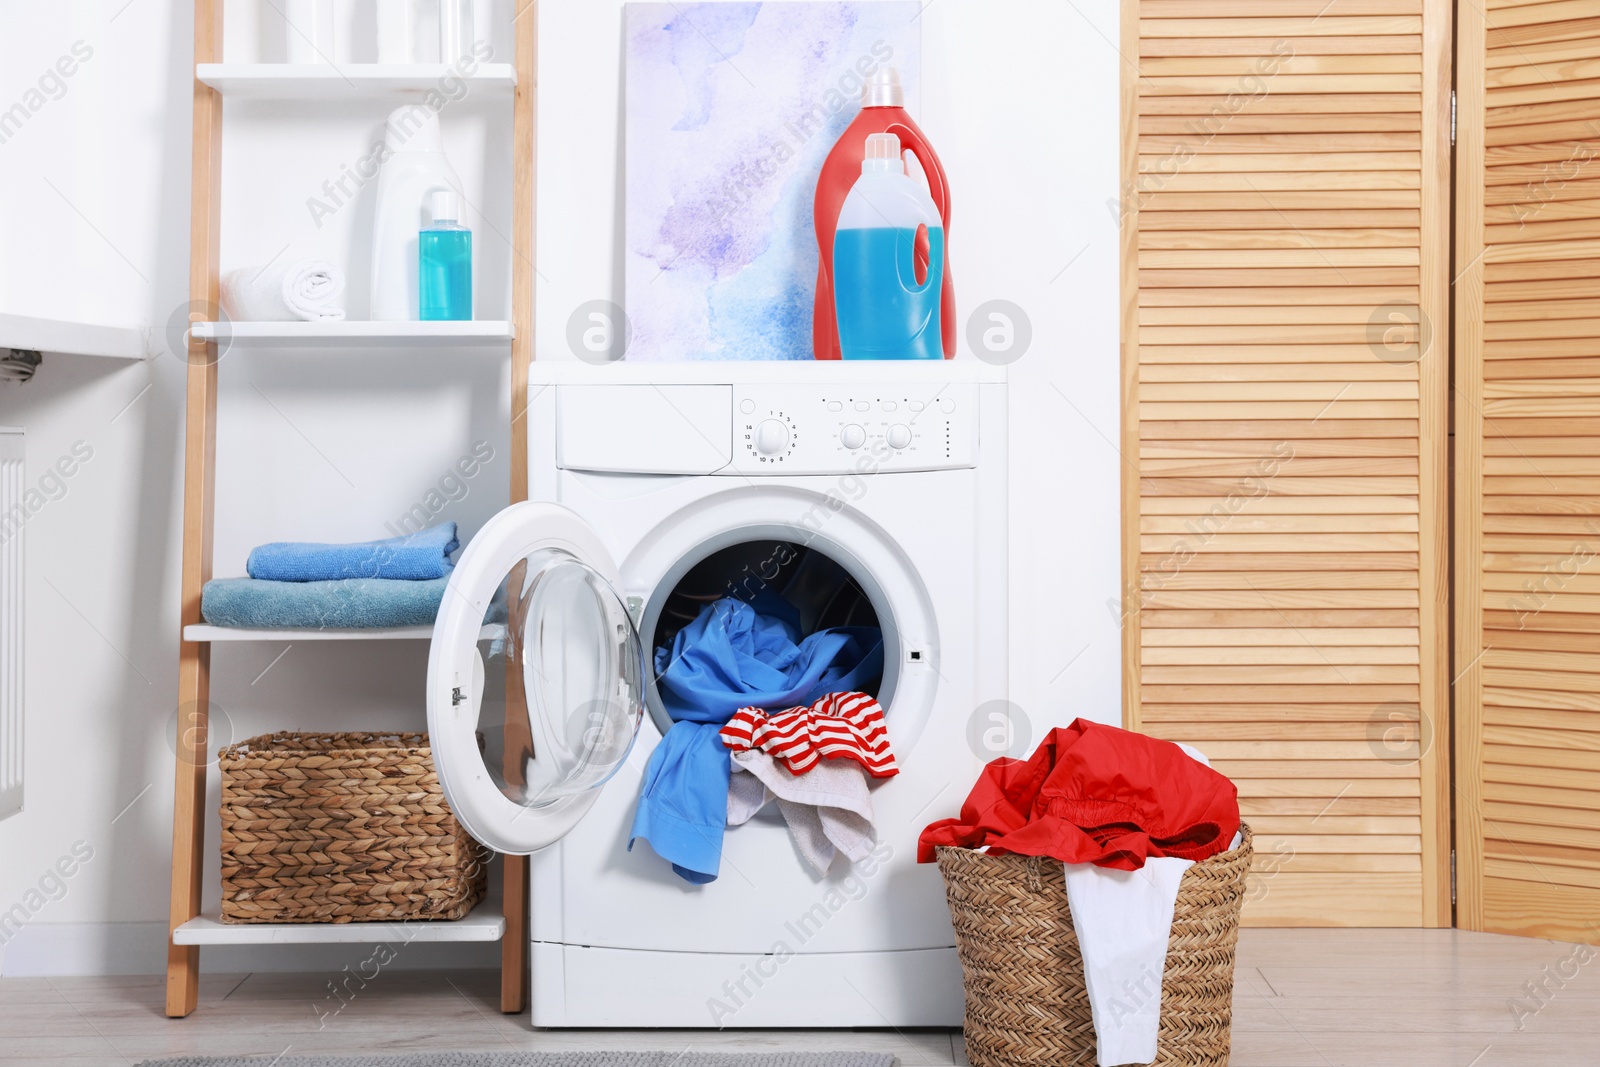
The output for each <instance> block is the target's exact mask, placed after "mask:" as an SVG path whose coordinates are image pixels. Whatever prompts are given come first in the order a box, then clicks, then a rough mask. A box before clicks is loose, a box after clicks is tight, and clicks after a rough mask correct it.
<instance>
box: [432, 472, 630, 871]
mask: <svg viewBox="0 0 1600 1067" xmlns="http://www.w3.org/2000/svg"><path fill="white" fill-rule="evenodd" d="M620 589H621V579H620V576H619V574H618V572H617V566H616V564H615V563H614V562H613V561H612V559H611V557H610V555H609V553H607V551H606V549H605V546H604V545H603V544H602V542H601V540H600V538H599V536H598V535H597V534H596V533H595V532H594V529H593V528H592V527H590V526H589V525H588V524H587V523H586V522H584V521H583V520H582V519H580V518H579V517H578V516H577V515H575V514H573V513H572V512H571V511H568V510H567V509H566V508H563V507H560V506H558V505H555V504H543V503H538V504H536V503H523V504H517V505H515V506H513V507H511V508H509V509H507V510H505V511H503V512H501V513H500V514H499V515H497V516H495V517H494V518H493V519H492V520H490V521H489V523H488V525H486V526H485V527H484V528H483V529H482V530H481V531H480V532H479V533H478V535H477V536H476V537H474V538H473V539H472V542H471V543H470V544H469V545H468V546H467V548H466V551H465V552H463V553H462V555H461V560H460V562H459V563H457V564H456V568H455V572H454V573H453V574H452V575H451V577H450V583H449V588H448V590H447V591H446V593H445V596H444V602H443V603H442V604H441V605H440V608H439V617H438V621H436V622H435V623H434V627H433V647H432V650H431V652H430V654H429V658H428V732H429V735H430V739H431V742H432V745H433V759H434V764H435V766H436V767H437V768H438V772H439V783H440V785H441V786H442V787H443V789H444V794H445V797H446V799H448V800H449V802H450V807H451V810H453V811H454V812H455V815H456V818H457V819H459V820H460V822H461V824H462V826H463V827H464V828H465V829H466V830H467V832H468V833H470V834H471V835H472V836H473V837H475V838H477V839H478V840H479V841H481V842H483V843H484V844H485V845H488V846H489V847H490V848H492V849H495V850H496V851H498V852H505V853H510V854H513V855H527V854H528V853H530V852H536V851H538V850H539V849H541V848H544V847H545V846H547V845H550V844H553V843H555V842H556V841H557V840H558V839H559V838H561V837H562V836H563V835H564V834H566V833H567V832H568V831H569V830H571V829H572V828H573V827H574V826H576V825H577V824H578V821H579V820H580V819H582V818H583V816H584V814H585V813H586V812H587V811H588V810H589V808H590V807H591V806H592V805H593V804H594V802H595V800H596V799H597V798H598V797H599V794H600V790H601V789H603V788H604V787H605V785H606V783H607V782H608V781H610V780H611V777H612V776H613V775H614V774H616V772H617V771H618V770H619V769H620V768H621V767H622V764H623V762H624V761H625V760H626V759H627V757H628V752H629V751H630V750H631V749H632V747H633V742H634V738H635V737H636V736H637V735H638V732H639V724H640V721H641V719H642V718H643V715H644V686H645V684H646V677H647V676H646V674H645V659H644V649H643V644H642V642H641V641H640V640H639V634H638V632H637V631H636V630H635V629H634V625H633V621H632V619H630V618H629V616H628V611H627V607H626V604H625V602H624V600H623V598H622V595H621V593H620Z"/></svg>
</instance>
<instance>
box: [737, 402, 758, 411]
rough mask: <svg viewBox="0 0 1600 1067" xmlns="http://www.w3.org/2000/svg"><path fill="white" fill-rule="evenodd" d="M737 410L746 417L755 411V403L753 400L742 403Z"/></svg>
mask: <svg viewBox="0 0 1600 1067" xmlns="http://www.w3.org/2000/svg"><path fill="white" fill-rule="evenodd" d="M739 410H740V411H742V412H744V413H745V414H746V415H753V414H755V410H756V402H755V401H754V400H746V401H743V402H742V403H741V404H740V405H739Z"/></svg>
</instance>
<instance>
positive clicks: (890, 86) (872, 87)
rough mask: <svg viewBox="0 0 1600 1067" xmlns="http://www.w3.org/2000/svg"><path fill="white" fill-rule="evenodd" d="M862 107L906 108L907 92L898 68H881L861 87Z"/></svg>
mask: <svg viewBox="0 0 1600 1067" xmlns="http://www.w3.org/2000/svg"><path fill="white" fill-rule="evenodd" d="M861 106H862V107H905V106H906V90H905V86H903V85H901V84H900V71H899V69H898V68H896V67H879V68H878V69H877V70H876V71H874V72H873V74H872V77H870V78H868V79H867V84H866V85H864V86H862V87H861Z"/></svg>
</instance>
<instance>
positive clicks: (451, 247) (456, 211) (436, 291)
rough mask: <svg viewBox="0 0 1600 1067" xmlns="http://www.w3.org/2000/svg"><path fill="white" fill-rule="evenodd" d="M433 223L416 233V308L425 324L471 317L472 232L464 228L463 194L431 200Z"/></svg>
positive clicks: (442, 192)
mask: <svg viewBox="0 0 1600 1067" xmlns="http://www.w3.org/2000/svg"><path fill="white" fill-rule="evenodd" d="M428 214H430V215H431V216H433V223H432V224H431V225H430V226H428V228H427V229H425V230H423V231H422V232H421V233H419V234H417V306H418V311H419V315H418V318H420V319H422V321H424V322H451V321H467V320H470V319H471V318H472V231H471V230H469V229H467V228H466V227H465V226H463V225H461V195H460V194H459V193H457V192H455V191H453V190H450V189H437V190H435V191H434V192H433V195H432V196H430V197H429V198H428Z"/></svg>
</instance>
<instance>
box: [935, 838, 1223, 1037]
mask: <svg viewBox="0 0 1600 1067" xmlns="http://www.w3.org/2000/svg"><path fill="white" fill-rule="evenodd" d="M1240 829H1241V831H1242V834H1243V840H1242V841H1241V842H1240V844H1239V847H1238V848H1236V849H1233V850H1232V851H1231V852H1224V853H1222V854H1221V855H1218V856H1213V857H1212V858H1210V859H1208V860H1206V861H1205V862H1204V863H1197V864H1195V865H1194V866H1193V867H1191V868H1189V870H1188V871H1186V872H1185V873H1184V876H1183V882H1182V883H1181V884H1180V885H1179V887H1178V903H1177V908H1176V909H1175V913H1174V915H1173V919H1172V938H1171V941H1170V942H1169V944H1168V948H1167V965H1166V970H1165V972H1164V973H1163V975H1162V979H1161V1030H1160V1035H1159V1037H1158V1038H1157V1053H1156V1060H1155V1062H1156V1063H1157V1064H1159V1065H1161V1067H1225V1065H1226V1064H1227V1062H1228V1046H1229V1038H1230V1034H1231V1030H1232V1025H1233V950H1234V946H1235V945H1236V944H1237V942H1238V939H1239V907H1240V905H1241V904H1242V903H1243V898H1244V876H1245V872H1246V871H1248V870H1249V869H1250V851H1251V849H1250V829H1249V827H1241V828H1240ZM939 871H940V873H942V874H943V875H944V885H945V896H946V899H948V901H949V903H950V917H951V919H952V920H953V921H954V923H955V928H956V948H957V951H958V953H959V954H960V957H961V970H962V974H963V979H964V982H965V985H966V994H967V1013H966V1015H967V1018H966V1035H967V1058H968V1059H969V1060H970V1061H971V1062H972V1063H973V1064H974V1067H1024V1065H1026V1067H1045V1065H1048V1067H1065V1065H1068V1064H1082V1065H1084V1067H1088V1065H1089V1064H1093V1063H1095V1035H1094V1023H1093V1021H1092V1020H1091V1018H1090V1015H1089V997H1088V995H1087V993H1085V991H1084V986H1083V958H1082V957H1081V956H1080V955H1079V952H1078V936H1077V934H1076V933H1075V932H1074V931H1073V929H1072V913H1071V911H1070V910H1069V909H1068V907H1067V887H1066V877H1065V874H1064V873H1063V871H1062V869H1061V864H1059V863H1057V862H1056V861H1054V860H1050V859H1037V858H1033V857H1028V856H989V855H986V854H984V853H981V852H973V851H970V850H968V849H961V848H941V849H939Z"/></svg>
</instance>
